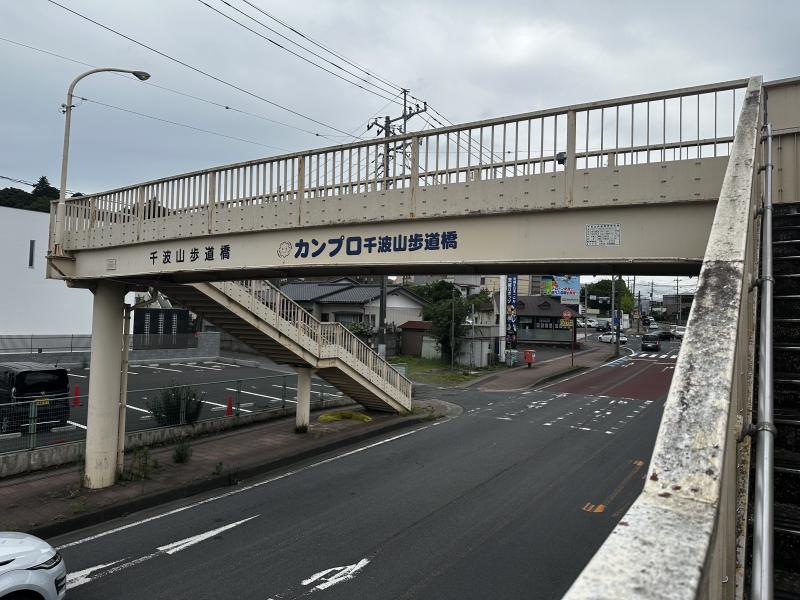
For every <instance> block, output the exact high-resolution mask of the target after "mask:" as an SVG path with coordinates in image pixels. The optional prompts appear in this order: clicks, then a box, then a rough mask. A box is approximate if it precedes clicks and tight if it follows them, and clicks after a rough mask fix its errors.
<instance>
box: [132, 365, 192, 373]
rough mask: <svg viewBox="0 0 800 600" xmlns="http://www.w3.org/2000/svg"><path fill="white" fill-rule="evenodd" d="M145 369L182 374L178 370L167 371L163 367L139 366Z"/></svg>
mask: <svg viewBox="0 0 800 600" xmlns="http://www.w3.org/2000/svg"><path fill="white" fill-rule="evenodd" d="M141 366H142V367H144V368H145V369H156V370H157V371H172V372H173V373H183V371H181V370H179V369H167V368H165V367H154V366H153V365H141Z"/></svg>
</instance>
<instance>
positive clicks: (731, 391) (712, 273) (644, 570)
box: [565, 77, 762, 600]
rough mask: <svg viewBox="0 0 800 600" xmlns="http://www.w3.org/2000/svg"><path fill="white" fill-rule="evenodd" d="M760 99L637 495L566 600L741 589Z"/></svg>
mask: <svg viewBox="0 0 800 600" xmlns="http://www.w3.org/2000/svg"><path fill="white" fill-rule="evenodd" d="M761 100H762V82H761V78H760V77H754V78H751V79H750V81H749V83H748V87H747V92H746V95H745V99H744V105H743V108H742V113H741V116H740V117H739V122H738V125H737V129H736V136H735V139H734V142H733V146H732V149H731V153H730V158H729V161H728V167H727V170H726V173H725V179H724V182H723V185H722V190H721V193H720V198H719V201H718V203H717V209H716V214H715V217H714V223H713V226H712V229H711V235H710V238H709V243H708V247H707V250H706V255H705V258H704V261H703V267H702V270H701V272H700V278H699V284H698V288H697V293H696V295H695V301H694V305H693V307H692V310H691V313H690V316H689V320H688V323H687V328H686V336H685V338H684V341H683V344H682V347H681V351H680V354H679V356H678V360H677V364H676V368H675V374H674V377H673V380H672V385H671V387H670V391H669V395H668V397H667V401H666V405H665V408H664V415H663V418H662V421H661V427H660V429H659V433H658V439H657V441H656V446H655V449H654V452H653V457H652V460H651V464H650V469H649V473H648V479H647V482H646V484H645V486H644V490H643V491H642V494H641V495H640V496H639V498H638V499H637V500H636V501H635V502H634V504H633V505H632V506H631V508H630V509H629V510H628V512H627V513H626V514H625V515H624V516H623V518H622V520H621V521H620V522H619V524H618V525H617V527H616V528H615V529H614V531H613V532H612V533H611V535H610V536H609V538H608V539H607V540H606V542H605V543H604V544H603V546H602V547H601V548H600V550H599V551H598V552H597V554H596V555H595V556H594V558H593V559H592V560H591V562H590V563H589V565H588V566H587V567H586V569H584V571H583V573H582V574H581V575H580V577H579V578H578V579H577V580H576V582H575V583H574V584H573V586H572V588H571V589H570V590H569V592H568V593H567V595H566V596H565V598H566V599H567V600H578V599H588V598H592V599H598V598H608V599H611V598H614V599H616V598H648V599H649V598H693V599H694V598H698V599H699V598H703V599H705V598H709V599H717V598H733V597H734V582H735V581H738V582H739V584H740V585H741V574H742V572H743V554H744V552H743V551H742V549H743V547H744V542H743V539H744V535H745V533H744V532H745V529H746V526H745V521H744V514H745V513H746V508H744V507H743V504H742V503H740V502H739V501H740V500H741V494H746V488H747V481H746V478H747V472H748V468H747V461H748V457H749V444H748V443H747V442H745V444H744V445H743V446H742V447H737V438H738V434H739V432H740V430H741V429H742V427H743V421H744V419H745V417H746V415H748V414H749V412H750V410H751V408H752V391H753V376H752V372H753V362H754V348H753V340H754V336H755V328H756V294H755V293H753V292H752V290H751V285H750V284H751V282H752V280H753V278H754V276H755V274H756V273H757V268H758V267H757V254H758V246H759V227H758V223H757V220H756V219H754V217H755V214H756V207H757V206H758V199H759V195H760V194H759V190H758V189H757V188H758V177H757V152H756V149H757V146H758V142H759V137H760V135H759V134H760V118H759V116H760V109H761ZM737 459H738V460H737ZM737 467H738V469H741V470H742V475H741V478H738V477H737Z"/></svg>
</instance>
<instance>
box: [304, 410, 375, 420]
mask: <svg viewBox="0 0 800 600" xmlns="http://www.w3.org/2000/svg"><path fill="white" fill-rule="evenodd" d="M344 419H352V420H353V421H361V422H362V423H369V422H370V421H372V417H370V416H369V415H365V414H364V413H362V412H357V411H354V410H340V411H337V412H332V413H325V414H324V415H320V416H319V417H317V421H319V422H320V423H333V422H334V421H342V420H344Z"/></svg>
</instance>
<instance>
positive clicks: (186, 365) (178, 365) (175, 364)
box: [169, 363, 222, 371]
mask: <svg viewBox="0 0 800 600" xmlns="http://www.w3.org/2000/svg"><path fill="white" fill-rule="evenodd" d="M169 365H170V366H171V367H191V368H193V369H208V370H209V371H222V369H221V368H220V367H204V366H203V365H193V364H187V363H169Z"/></svg>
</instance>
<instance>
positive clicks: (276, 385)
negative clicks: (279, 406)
mask: <svg viewBox="0 0 800 600" xmlns="http://www.w3.org/2000/svg"><path fill="white" fill-rule="evenodd" d="M272 387H276V388H283V386H282V385H278V384H277V383H273V384H272ZM286 389H287V390H295V391H297V388H296V387H292V386H290V385H287V386H286ZM242 392H244V390H242ZM311 393H312V394H322V392H317V391H315V390H311ZM328 395H329V396H340V395H341V392H339V393H337V394H328Z"/></svg>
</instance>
